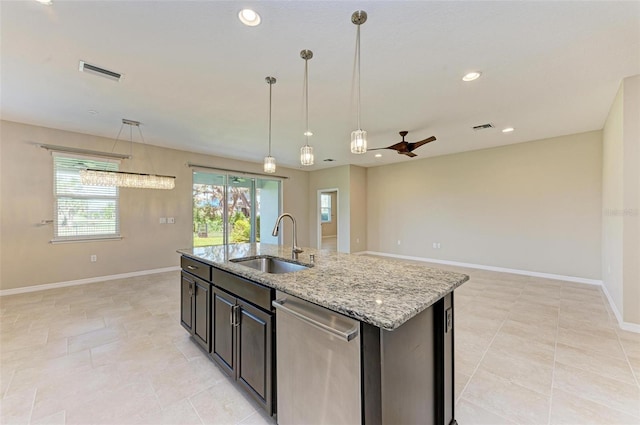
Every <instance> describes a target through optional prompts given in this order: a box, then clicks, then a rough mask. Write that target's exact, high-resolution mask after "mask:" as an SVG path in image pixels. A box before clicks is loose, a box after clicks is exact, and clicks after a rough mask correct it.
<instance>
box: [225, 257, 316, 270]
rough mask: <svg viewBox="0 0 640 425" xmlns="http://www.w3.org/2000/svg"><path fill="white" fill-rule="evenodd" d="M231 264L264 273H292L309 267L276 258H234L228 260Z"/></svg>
mask: <svg viewBox="0 0 640 425" xmlns="http://www.w3.org/2000/svg"><path fill="white" fill-rule="evenodd" d="M230 261H231V262H233V263H237V264H240V265H242V266H245V267H250V268H252V269H255V270H259V271H261V272H265V273H273V274H277V273H292V272H297V271H300V270H306V269H308V268H309V267H310V266H307V265H305V264H301V263H294V262H292V261H287V260H285V259H283V258H278V257H270V256H263V257H251V258H234V259H232V260H230Z"/></svg>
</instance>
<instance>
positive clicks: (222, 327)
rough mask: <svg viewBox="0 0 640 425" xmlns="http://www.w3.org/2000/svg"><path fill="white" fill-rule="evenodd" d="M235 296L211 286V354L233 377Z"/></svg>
mask: <svg viewBox="0 0 640 425" xmlns="http://www.w3.org/2000/svg"><path fill="white" fill-rule="evenodd" d="M235 305H236V298H235V297H233V296H232V295H229V294H227V293H226V292H224V291H222V290H220V289H218V288H213V314H212V315H211V320H212V329H213V337H212V340H213V341H212V342H213V344H212V347H211V356H212V357H213V359H214V360H215V361H216V362H217V363H218V364H220V366H222V368H223V369H224V370H225V371H226V372H227V373H228V374H229V375H231V376H234V377H235V371H234V368H235V354H236V351H235V347H234V326H233V324H234V313H235V312H234V309H235Z"/></svg>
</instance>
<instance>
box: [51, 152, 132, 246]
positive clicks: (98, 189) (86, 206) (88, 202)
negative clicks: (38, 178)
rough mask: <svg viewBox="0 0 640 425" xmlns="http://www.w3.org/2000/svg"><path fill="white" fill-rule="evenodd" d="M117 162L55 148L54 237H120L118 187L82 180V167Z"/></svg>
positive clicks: (112, 166) (115, 167)
mask: <svg viewBox="0 0 640 425" xmlns="http://www.w3.org/2000/svg"><path fill="white" fill-rule="evenodd" d="M118 166H119V162H118V161H115V160H108V159H103V158H94V157H89V156H83V155H73V154H67V153H60V152H53V191H54V198H55V205H54V208H55V218H54V241H71V240H92V239H105V238H107V239H108V238H119V237H120V220H119V216H120V214H119V192H118V188H117V187H105V186H88V185H86V186H85V185H83V184H82V183H81V182H80V170H81V169H85V168H93V169H100V170H110V171H117V170H118Z"/></svg>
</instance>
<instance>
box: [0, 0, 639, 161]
mask: <svg viewBox="0 0 640 425" xmlns="http://www.w3.org/2000/svg"><path fill="white" fill-rule="evenodd" d="M246 6H251V7H253V8H254V9H255V10H256V11H257V12H258V13H260V15H261V16H262V23H261V25H259V26H257V27H253V28H251V27H246V26H244V25H242V24H241V23H240V22H239V20H238V19H237V13H238V11H239V10H240V9H241V8H242V7H246ZM359 9H362V10H365V11H366V12H367V13H368V15H369V19H368V20H367V22H366V23H365V24H364V25H363V26H362V28H361V31H362V36H361V37H362V127H363V128H364V129H365V130H367V131H368V132H369V146H370V147H384V146H388V145H390V144H392V143H395V142H397V141H399V140H400V136H398V131H400V130H408V131H409V136H408V137H407V140H408V141H417V140H421V139H424V138H426V137H429V136H431V135H435V136H436V137H437V139H438V140H437V141H435V142H433V143H430V144H428V145H426V146H423V147H421V148H420V149H418V150H417V151H416V153H417V154H418V157H417V158H415V159H410V158H408V157H406V156H404V155H397V154H396V153H395V152H394V151H390V150H384V151H380V152H382V153H383V157H382V158H379V159H378V158H374V153H373V152H368V153H366V154H365V155H353V154H351V153H350V152H349V141H350V132H351V131H352V130H353V129H355V107H354V104H353V101H352V98H353V96H352V78H353V58H354V48H355V33H356V27H355V25H353V24H352V23H351V21H350V17H351V14H352V12H353V11H355V10H359ZM0 14H1V30H0V35H1V37H2V45H1V48H2V49H1V60H2V62H1V66H2V67H1V71H2V75H1V92H0V96H1V97H0V100H1V103H0V107H1V109H0V113H1V117H2V119H5V120H10V121H17V122H24V123H29V124H35V125H41V126H45V127H52V128H58V129H64V130H70V131H76V132H81V133H88V134H94V135H99V136H105V137H111V138H115V137H116V135H117V132H118V130H119V128H120V121H121V119H122V118H129V119H133V120H138V121H141V122H142V131H143V134H144V136H145V140H146V142H147V143H150V144H153V145H158V146H166V147H173V148H177V149H183V150H189V151H194V152H199V153H207V154H213V155H219V156H223V157H230V158H237V159H244V160H250V161H255V162H262V158H263V157H264V156H265V155H266V153H267V141H268V133H267V132H268V119H267V118H268V93H269V86H268V84H266V83H265V81H264V79H265V77H266V76H274V77H276V78H277V80H278V82H277V83H276V84H275V85H274V86H273V133H272V134H273V136H272V138H273V155H274V156H275V157H276V158H277V160H278V164H279V165H286V166H290V167H295V168H301V166H300V165H299V148H300V147H301V146H302V145H303V144H304V137H303V136H302V133H303V131H304V120H303V118H304V117H303V112H302V106H303V101H302V85H303V73H304V60H302V59H301V58H300V51H301V50H303V49H310V50H312V51H313V53H314V57H313V59H311V60H310V61H309V74H310V75H309V109H310V112H309V113H310V117H309V119H310V128H311V130H312V131H313V132H314V136H313V137H311V139H310V144H311V145H312V146H313V147H314V148H315V152H316V165H314V166H313V167H308V168H307V167H305V168H306V169H319V168H326V167H330V166H336V165H344V164H357V165H361V166H374V165H380V164H387V163H392V162H403V161H415V160H417V159H420V158H425V157H428V156H435V155H443V154H448V153H454V152H462V151H467V150H475V149H482V148H487V147H492V146H500V145H505V144H510V143H519V142H524V141H529V140H535V139H541V138H546V137H553V136H559V135H564V134H571V133H578V132H584V131H590V130H596V129H601V128H602V126H603V124H604V121H605V119H606V116H607V113H608V110H609V107H610V105H611V102H612V100H613V98H614V96H615V94H616V91H617V89H618V86H619V84H620V81H621V80H622V79H623V78H624V77H627V76H631V75H635V74H640V2H638V1H629V2H616V1H603V2H583V1H579V2H560V1H550V2H541V1H511V2H505V1H501V2H486V1H483V2H476V1H474V2H467V1H445V2H431V1H429V2H427V1H424V2H421V1H413V2H404V1H386V2H351V1H339V2H327V1H209V2H205V1H60V0H54V3H53V4H52V5H50V6H45V5H41V4H39V3H37V2H35V1H28V0H24V1H2V2H1V3H0ZM80 60H84V61H87V62H89V63H91V64H94V65H98V66H101V67H104V68H108V69H111V70H114V71H117V72H121V73H123V74H124V78H123V80H122V81H121V82H119V83H116V82H113V81H110V80H107V79H103V78H100V77H96V76H94V75H90V74H87V73H81V72H79V71H78V62H79V61H80ZM471 70H480V71H482V73H483V75H482V77H481V78H480V79H479V80H477V81H475V82H471V83H465V82H463V81H461V77H462V75H463V74H465V73H466V72H468V71H471ZM89 110H95V111H97V112H98V113H97V114H95V115H92V114H90V113H89V112H88V111H89ZM487 122H491V123H493V124H494V125H495V126H496V128H495V129H491V130H484V131H482V132H474V131H473V130H472V129H471V127H472V126H474V125H478V124H484V123H487ZM507 126H513V127H515V128H516V131H515V132H513V133H509V134H503V133H502V132H501V131H500V129H501V128H503V127H507ZM134 141H136V139H134ZM44 142H46V141H44ZM325 158H334V159H336V162H331V163H328V162H323V159H325Z"/></svg>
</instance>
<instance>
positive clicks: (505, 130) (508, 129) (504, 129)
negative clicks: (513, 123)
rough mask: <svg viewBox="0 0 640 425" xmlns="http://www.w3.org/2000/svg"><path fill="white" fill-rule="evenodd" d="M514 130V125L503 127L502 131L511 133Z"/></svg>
mask: <svg viewBox="0 0 640 425" xmlns="http://www.w3.org/2000/svg"><path fill="white" fill-rule="evenodd" d="M513 130H515V128H513V127H507V128H503V129H502V132H503V133H511V132H512V131H513Z"/></svg>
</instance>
